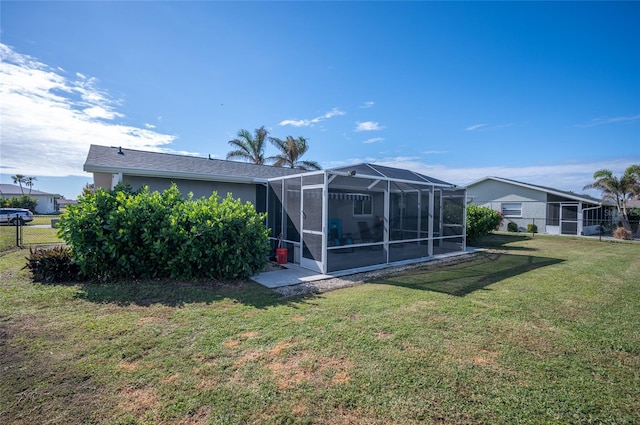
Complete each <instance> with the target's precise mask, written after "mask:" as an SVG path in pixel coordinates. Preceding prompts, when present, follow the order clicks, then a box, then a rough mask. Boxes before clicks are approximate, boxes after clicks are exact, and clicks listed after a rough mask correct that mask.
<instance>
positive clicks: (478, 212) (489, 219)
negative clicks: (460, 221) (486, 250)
mask: <svg viewBox="0 0 640 425" xmlns="http://www.w3.org/2000/svg"><path fill="white" fill-rule="evenodd" d="M501 223H502V214H500V213H499V212H498V211H495V210H493V209H491V208H488V207H481V206H478V205H468V206H467V240H469V241H470V242H473V241H476V240H478V239H479V238H481V237H482V236H485V235H487V234H489V233H490V232H492V231H493V230H496V229H498V228H499V227H500V224H501Z"/></svg>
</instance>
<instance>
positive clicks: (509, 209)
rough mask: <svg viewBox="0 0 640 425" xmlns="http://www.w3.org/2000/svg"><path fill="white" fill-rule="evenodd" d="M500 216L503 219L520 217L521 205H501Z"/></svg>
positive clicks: (518, 203)
mask: <svg viewBox="0 0 640 425" xmlns="http://www.w3.org/2000/svg"><path fill="white" fill-rule="evenodd" d="M502 215H503V216H505V217H522V203H521V202H514V203H509V204H502Z"/></svg>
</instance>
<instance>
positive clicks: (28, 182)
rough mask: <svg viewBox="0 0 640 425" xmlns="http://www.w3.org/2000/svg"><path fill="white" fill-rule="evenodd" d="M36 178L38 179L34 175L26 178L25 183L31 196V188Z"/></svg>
mask: <svg viewBox="0 0 640 425" xmlns="http://www.w3.org/2000/svg"><path fill="white" fill-rule="evenodd" d="M36 180H38V179H37V178H35V177H32V176H29V177H25V178H24V184H25V186H27V187H28V188H29V196H31V189H33V184H34V183H33V182H35V181H36Z"/></svg>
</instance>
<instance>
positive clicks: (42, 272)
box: [24, 246, 80, 282]
mask: <svg viewBox="0 0 640 425" xmlns="http://www.w3.org/2000/svg"><path fill="white" fill-rule="evenodd" d="M29 253H30V255H29V257H27V265H26V266H25V267H24V268H28V269H29V270H30V271H31V273H32V274H33V280H34V281H38V282H69V281H72V280H78V278H79V277H80V267H79V266H78V265H77V264H76V263H75V262H74V261H73V258H72V255H71V250H70V249H69V248H68V247H62V246H59V247H55V248H48V249H47V248H38V249H35V250H34V249H29Z"/></svg>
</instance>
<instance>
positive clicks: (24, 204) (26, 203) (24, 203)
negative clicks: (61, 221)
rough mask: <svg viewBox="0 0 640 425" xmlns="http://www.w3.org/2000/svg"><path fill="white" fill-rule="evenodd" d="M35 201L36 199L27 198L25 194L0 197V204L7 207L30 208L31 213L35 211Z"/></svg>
mask: <svg viewBox="0 0 640 425" xmlns="http://www.w3.org/2000/svg"><path fill="white" fill-rule="evenodd" d="M37 203H38V201H37V200H35V199H32V198H29V197H28V196H27V195H22V196H19V197H15V198H0V206H3V207H8V208H24V209H27V210H30V211H31V212H32V213H35V212H36V204H37Z"/></svg>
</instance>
